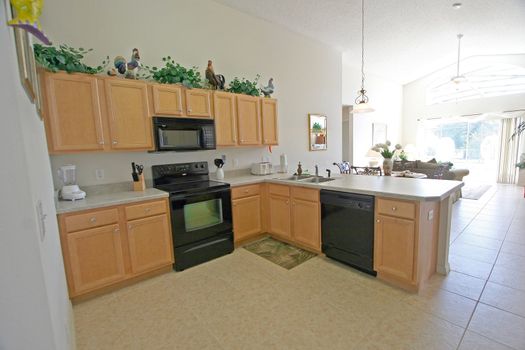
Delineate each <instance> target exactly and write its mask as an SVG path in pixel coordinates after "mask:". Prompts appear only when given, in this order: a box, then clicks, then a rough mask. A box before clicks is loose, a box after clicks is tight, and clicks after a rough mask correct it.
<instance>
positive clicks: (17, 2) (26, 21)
mask: <svg viewBox="0 0 525 350" xmlns="http://www.w3.org/2000/svg"><path fill="white" fill-rule="evenodd" d="M11 5H13V8H14V9H15V11H16V17H15V18H13V19H12V20H10V21H9V22H7V24H8V25H10V26H13V27H18V28H22V29H24V30H27V31H28V32H30V33H31V34H33V35H34V36H35V37H37V38H38V39H39V40H40V41H42V42H43V43H44V44H46V45H51V41H50V40H49V39H48V38H47V36H46V35H45V34H44V32H42V27H41V26H40V20H39V19H38V18H39V17H40V15H41V14H42V7H44V0H11Z"/></svg>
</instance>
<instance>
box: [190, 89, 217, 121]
mask: <svg viewBox="0 0 525 350" xmlns="http://www.w3.org/2000/svg"><path fill="white" fill-rule="evenodd" d="M186 112H187V114H188V116H190V117H204V118H210V119H211V118H212V113H211V97H210V92H209V91H207V90H202V89H186Z"/></svg>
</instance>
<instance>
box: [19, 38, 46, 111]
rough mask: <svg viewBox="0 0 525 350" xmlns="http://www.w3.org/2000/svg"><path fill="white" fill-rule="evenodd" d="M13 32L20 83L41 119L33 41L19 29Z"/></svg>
mask: <svg viewBox="0 0 525 350" xmlns="http://www.w3.org/2000/svg"><path fill="white" fill-rule="evenodd" d="M13 32H14V37H15V47H16V55H17V62H18V73H19V76H20V83H21V84H22V87H23V88H24V91H25V93H26V95H27V97H28V98H29V101H31V102H32V103H34V104H35V107H36V110H37V112H38V114H39V115H40V117H41V116H42V114H41V111H40V108H41V103H40V102H41V101H40V87H39V82H38V75H37V71H36V62H35V55H34V53H33V40H32V38H31V36H30V35H29V33H28V32H27V31H25V30H23V29H21V28H13Z"/></svg>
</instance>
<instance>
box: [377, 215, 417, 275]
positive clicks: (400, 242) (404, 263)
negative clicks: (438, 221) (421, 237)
mask: <svg viewBox="0 0 525 350" xmlns="http://www.w3.org/2000/svg"><path fill="white" fill-rule="evenodd" d="M415 236H416V228H415V223H414V221H412V220H406V219H399V218H394V217H388V216H383V215H377V216H376V225H375V236H374V269H375V270H376V271H377V272H380V273H385V274H388V275H390V276H392V277H395V278H396V279H398V280H401V281H406V282H412V281H413V280H414V276H415V271H414V252H415V248H416V247H415V243H416V241H415V238H416V237H415Z"/></svg>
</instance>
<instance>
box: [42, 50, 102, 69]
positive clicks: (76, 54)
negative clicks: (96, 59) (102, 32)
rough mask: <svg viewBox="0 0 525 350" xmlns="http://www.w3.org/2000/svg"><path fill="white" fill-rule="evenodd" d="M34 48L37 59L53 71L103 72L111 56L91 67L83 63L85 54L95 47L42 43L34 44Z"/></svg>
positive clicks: (45, 67) (43, 66)
mask: <svg viewBox="0 0 525 350" xmlns="http://www.w3.org/2000/svg"><path fill="white" fill-rule="evenodd" d="M33 49H34V53H35V61H36V62H37V63H38V64H39V65H40V66H41V67H42V68H44V69H46V70H48V71H51V72H58V71H59V70H62V71H66V72H67V73H86V74H97V73H101V72H102V71H103V70H104V68H105V66H107V64H108V63H109V56H107V57H106V59H105V60H103V61H102V64H101V65H99V66H97V67H90V66H88V65H86V64H84V63H82V59H83V58H84V56H85V55H86V54H88V53H89V52H91V51H93V49H84V48H79V49H76V48H74V47H71V46H68V45H59V46H58V47H54V46H45V45H41V44H34V45H33Z"/></svg>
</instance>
